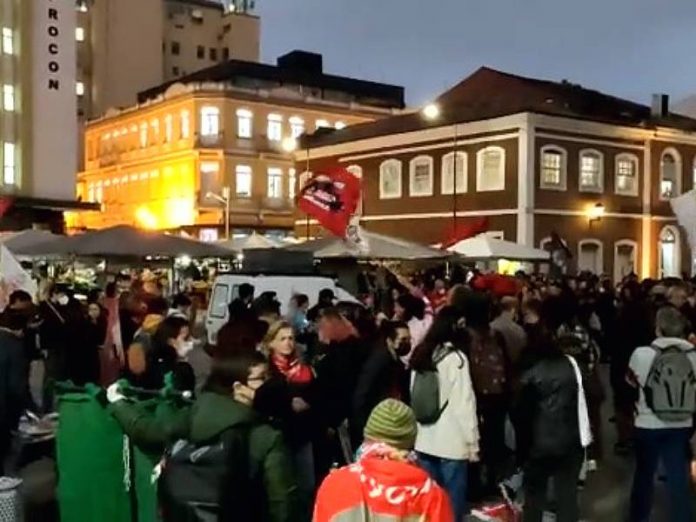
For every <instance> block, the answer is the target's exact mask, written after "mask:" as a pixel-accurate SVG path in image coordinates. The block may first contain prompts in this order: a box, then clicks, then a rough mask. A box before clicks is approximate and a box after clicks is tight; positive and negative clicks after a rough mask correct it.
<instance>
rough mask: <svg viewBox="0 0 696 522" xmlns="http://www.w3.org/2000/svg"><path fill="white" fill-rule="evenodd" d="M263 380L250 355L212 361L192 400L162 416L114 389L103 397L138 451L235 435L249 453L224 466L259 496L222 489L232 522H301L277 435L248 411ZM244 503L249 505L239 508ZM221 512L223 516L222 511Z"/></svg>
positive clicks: (261, 365) (260, 362)
mask: <svg viewBox="0 0 696 522" xmlns="http://www.w3.org/2000/svg"><path fill="white" fill-rule="evenodd" d="M267 379H268V364H267V362H266V360H265V358H264V357H263V355H261V354H259V353H250V354H245V355H240V356H235V357H232V358H226V359H221V360H217V361H216V362H215V363H214V365H213V368H212V371H211V374H210V377H209V379H208V382H207V384H206V386H205V388H204V391H203V393H201V394H200V396H199V397H198V398H197V399H196V401H195V402H194V403H193V404H192V405H190V406H188V407H185V408H183V409H181V410H179V411H171V413H169V414H167V415H164V416H163V415H162V412H161V411H159V412H158V414H157V415H155V414H153V413H150V412H148V411H145V410H143V409H142V408H139V407H138V406H137V405H135V404H133V403H130V402H129V401H127V400H124V397H123V396H122V395H121V394H120V393H119V392H118V389H117V388H114V387H112V388H110V389H109V392H108V396H109V397H108V398H109V401H110V402H111V403H112V404H111V411H112V413H113V415H114V416H115V417H116V419H117V420H118V422H119V423H120V424H121V426H122V428H123V430H124V431H125V432H126V434H127V435H128V436H129V437H130V438H131V439H132V441H133V442H134V443H135V444H138V445H141V446H146V447H153V446H156V445H161V446H165V445H171V444H173V443H175V442H176V441H180V440H185V441H188V442H190V443H192V444H194V445H200V446H206V445H210V444H214V443H217V442H220V441H221V440H222V438H223V437H228V436H229V434H230V433H231V432H232V434H233V435H234V434H235V433H237V434H240V435H241V439H243V440H245V441H246V443H245V444H244V445H243V446H244V447H245V448H244V451H248V454H246V455H242V454H238V455H232V456H231V458H230V459H229V462H230V463H231V466H232V467H235V466H238V467H240V468H244V469H248V472H249V474H250V475H251V476H249V477H248V478H249V480H248V483H249V484H258V486H256V489H257V490H259V491H254V492H251V495H250V496H249V497H248V498H244V497H246V495H240V492H239V491H235V489H236V487H232V486H233V485H232V484H221V485H220V487H221V488H224V487H229V488H230V491H229V495H227V494H225V493H224V490H221V493H222V494H221V495H220V498H222V499H223V501H224V499H225V498H232V499H234V512H235V520H240V521H242V520H244V521H246V520H249V521H254V522H255V521H257V520H258V521H261V520H263V521H266V520H268V521H271V522H296V521H298V520H301V518H302V517H301V516H299V517H298V502H297V481H296V480H295V476H294V473H293V471H292V464H291V460H290V457H289V454H288V451H287V449H286V447H285V444H284V442H283V437H282V434H281V433H280V431H278V430H276V429H275V428H274V427H272V426H271V425H270V424H268V422H267V421H266V420H265V419H264V418H262V417H261V416H260V415H259V414H258V413H256V412H255V410H254V409H253V408H252V405H253V401H254V396H255V395H256V391H257V390H258V389H259V388H260V387H261V386H262V385H263V384H264V383H265V382H266V381H267ZM240 447H241V446H237V448H238V451H239V448H240ZM246 464H248V466H247V465H246ZM245 482H247V481H245ZM252 487H253V486H252ZM249 498H253V499H258V498H262V499H263V500H264V502H263V503H264V504H265V505H262V506H259V505H256V504H258V502H254V501H251V500H249ZM245 500H246V501H247V502H246V504H252V503H253V504H254V505H247V506H244V504H245ZM245 508H246V509H245ZM220 510H221V512H223V511H225V510H224V506H220ZM244 511H248V515H247V516H243V515H242V513H243V512H244Z"/></svg>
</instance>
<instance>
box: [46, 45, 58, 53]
mask: <svg viewBox="0 0 696 522" xmlns="http://www.w3.org/2000/svg"><path fill="white" fill-rule="evenodd" d="M48 52H49V53H51V54H58V45H57V44H54V43H52V44H49V45H48Z"/></svg>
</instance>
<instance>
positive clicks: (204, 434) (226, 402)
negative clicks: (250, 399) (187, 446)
mask: <svg viewBox="0 0 696 522" xmlns="http://www.w3.org/2000/svg"><path fill="white" fill-rule="evenodd" d="M258 422H259V416H258V414H257V413H256V412H255V411H254V410H253V409H252V408H251V407H250V406H246V405H244V404H241V403H239V402H237V401H235V400H234V399H233V398H232V397H227V396H224V395H220V394H218V393H213V392H203V393H201V395H200V396H199V397H198V399H197V400H196V402H195V403H194V404H193V406H192V407H191V428H190V438H191V441H192V442H207V441H209V440H211V439H214V438H216V437H217V436H218V435H220V434H221V433H222V432H224V431H227V430H228V429H230V428H234V427H242V426H252V425H254V424H257V423H258Z"/></svg>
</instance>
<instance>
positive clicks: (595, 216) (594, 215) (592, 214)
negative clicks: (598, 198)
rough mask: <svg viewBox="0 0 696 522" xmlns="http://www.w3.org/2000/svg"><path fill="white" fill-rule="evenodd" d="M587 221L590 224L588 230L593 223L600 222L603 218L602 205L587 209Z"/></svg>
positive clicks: (598, 204)
mask: <svg viewBox="0 0 696 522" xmlns="http://www.w3.org/2000/svg"><path fill="white" fill-rule="evenodd" d="M586 213H587V219H588V221H589V223H590V228H592V223H594V222H595V221H601V220H602V218H603V217H604V205H602V203H597V204H595V205H594V206H591V207H589V208H588V209H587V211H586Z"/></svg>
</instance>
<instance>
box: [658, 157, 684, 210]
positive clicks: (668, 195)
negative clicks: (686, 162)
mask: <svg viewBox="0 0 696 522" xmlns="http://www.w3.org/2000/svg"><path fill="white" fill-rule="evenodd" d="M679 194H681V156H680V155H679V153H678V152H677V151H676V150H675V149H667V150H665V151H664V152H663V153H662V160H661V161H660V199H663V200H668V199H672V198H676V197H677V196H678V195H679Z"/></svg>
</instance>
